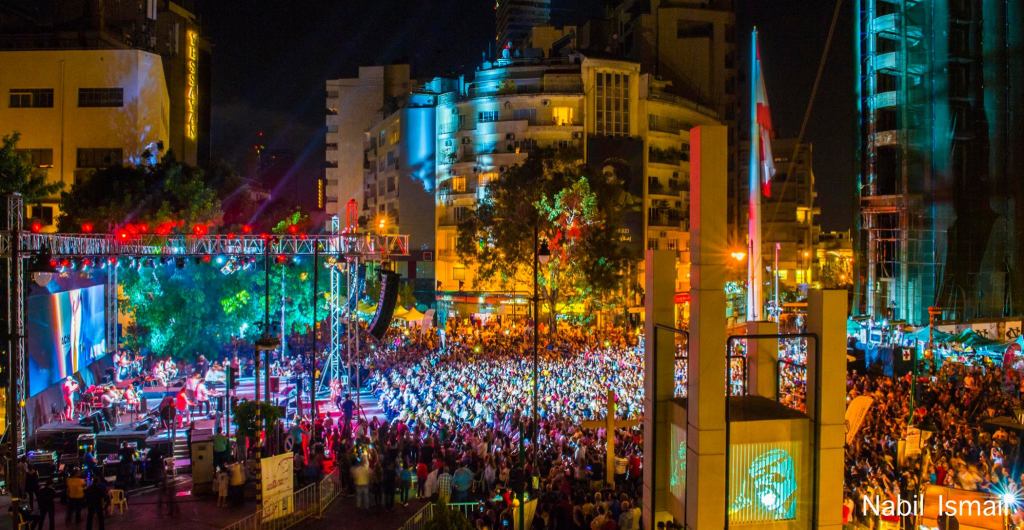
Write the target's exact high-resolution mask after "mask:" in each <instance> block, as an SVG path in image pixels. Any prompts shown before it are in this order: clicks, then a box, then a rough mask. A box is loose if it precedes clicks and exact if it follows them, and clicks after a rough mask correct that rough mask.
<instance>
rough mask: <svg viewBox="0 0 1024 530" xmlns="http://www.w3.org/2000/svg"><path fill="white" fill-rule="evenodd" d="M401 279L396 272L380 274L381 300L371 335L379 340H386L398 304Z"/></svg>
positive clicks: (374, 317)
mask: <svg viewBox="0 0 1024 530" xmlns="http://www.w3.org/2000/svg"><path fill="white" fill-rule="evenodd" d="M401 278H402V277H401V276H399V275H398V273H397V272H394V271H381V273H380V298H378V299H377V312H376V313H375V314H374V315H373V321H372V322H370V335H373V336H374V337H376V338H377V339H378V340H380V339H382V338H384V334H385V333H387V331H388V326H390V325H391V317H392V316H394V314H395V304H396V303H397V302H398V282H399V280H401Z"/></svg>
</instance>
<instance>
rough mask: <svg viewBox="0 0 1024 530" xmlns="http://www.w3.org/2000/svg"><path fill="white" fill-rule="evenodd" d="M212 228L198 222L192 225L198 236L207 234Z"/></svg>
mask: <svg viewBox="0 0 1024 530" xmlns="http://www.w3.org/2000/svg"><path fill="white" fill-rule="evenodd" d="M209 231H210V229H209V228H208V227H207V226H206V225H204V224H198V225H195V226H193V227H192V233H193V234H195V235H197V236H205V235H206V234H207V232H209Z"/></svg>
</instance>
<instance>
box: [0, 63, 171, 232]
mask: <svg viewBox="0 0 1024 530" xmlns="http://www.w3.org/2000/svg"><path fill="white" fill-rule="evenodd" d="M0 71H3V72H12V73H15V74H13V75H4V76H0V94H2V96H3V100H0V133H2V134H4V135H6V134H10V133H12V132H15V131H17V132H19V133H21V140H20V141H19V143H18V149H19V150H21V151H23V152H24V153H25V154H27V155H28V157H29V159H30V160H31V162H32V163H33V164H34V165H36V166H37V167H39V168H40V169H42V170H44V171H45V172H46V178H47V181H48V182H61V183H63V185H64V190H70V189H71V187H72V186H73V185H74V183H75V182H77V181H78V180H80V179H83V178H88V176H89V175H90V174H91V173H92V172H93V171H95V170H96V169H100V168H104V167H108V166H112V165H121V164H148V163H153V162H155V161H156V160H157V157H158V156H159V155H160V154H162V152H163V150H164V149H165V146H166V145H167V143H168V138H169V137H170V131H171V119H170V114H171V110H170V109H171V104H170V98H169V96H168V90H167V86H166V84H165V83H164V75H163V64H162V60H161V58H160V56H159V55H157V54H154V53H149V52H144V51H139V50H60V51H57V50H54V51H47V50H41V51H14V52H9V51H0ZM58 200H59V197H53V198H50V199H48V200H45V201H43V202H42V203H40V204H30V205H26V207H27V209H28V217H29V218H30V219H34V220H38V221H40V222H42V224H43V226H44V227H45V229H48V230H53V229H55V228H56V227H55V224H56V221H57V218H58V217H59V215H60V211H59V208H58Z"/></svg>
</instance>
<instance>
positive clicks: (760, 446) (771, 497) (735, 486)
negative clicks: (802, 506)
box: [729, 442, 803, 523]
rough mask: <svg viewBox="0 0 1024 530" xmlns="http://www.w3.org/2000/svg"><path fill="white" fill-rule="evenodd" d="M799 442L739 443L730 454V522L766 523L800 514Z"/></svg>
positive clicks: (791, 518)
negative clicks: (798, 505)
mask: <svg viewBox="0 0 1024 530" xmlns="http://www.w3.org/2000/svg"><path fill="white" fill-rule="evenodd" d="M800 463H802V460H801V455H800V446H799V445H798V444H796V443H793V442H772V443H755V444H740V445H734V446H732V447H731V448H730V454H729V522H730V523H767V522H772V521H787V520H793V519H796V517H797V504H798V501H799V496H800V493H801V492H800V491H799V490H800V488H799V486H800V481H799V476H800V473H801V472H802V471H803V470H801V469H799V467H800Z"/></svg>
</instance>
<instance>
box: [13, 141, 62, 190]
mask: <svg viewBox="0 0 1024 530" xmlns="http://www.w3.org/2000/svg"><path fill="white" fill-rule="evenodd" d="M20 138H21V134H19V133H17V132H14V133H11V134H9V135H7V136H4V137H3V140H2V142H0V195H7V194H10V193H20V194H21V196H22V199H23V200H24V201H25V204H32V203H34V202H39V201H40V200H42V199H45V198H47V197H52V196H54V195H55V194H56V193H57V192H58V191H60V190H61V188H62V187H63V186H64V184H63V183H62V182H54V183H49V184H47V182H46V172H44V171H42V170H40V169H39V168H37V167H34V166H33V165H32V164H31V162H30V161H29V159H28V156H27V155H25V154H24V153H19V152H18V151H17V149H18V140H19V139H20Z"/></svg>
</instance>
